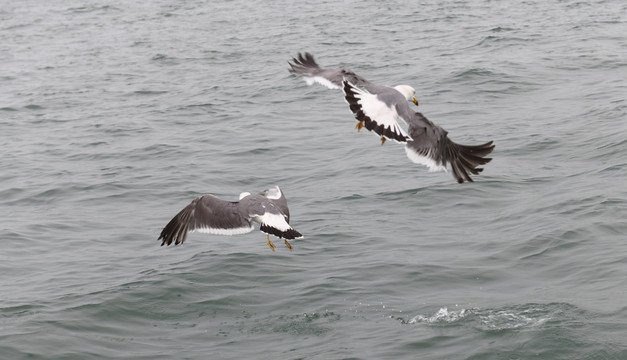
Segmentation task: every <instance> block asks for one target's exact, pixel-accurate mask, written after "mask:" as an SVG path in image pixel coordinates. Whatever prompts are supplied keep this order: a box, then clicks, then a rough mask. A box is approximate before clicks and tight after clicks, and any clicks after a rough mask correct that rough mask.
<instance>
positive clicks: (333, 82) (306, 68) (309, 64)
mask: <svg viewBox="0 0 627 360" xmlns="http://www.w3.org/2000/svg"><path fill="white" fill-rule="evenodd" d="M289 65H290V67H291V69H289V71H290V72H291V73H293V74H298V75H304V76H305V78H304V79H305V81H306V82H307V85H312V84H313V83H318V84H320V85H323V86H326V87H328V88H329V89H340V88H341V87H342V81H343V80H344V79H347V80H348V81H350V82H351V83H353V84H355V85H357V86H366V85H369V84H370V82H369V81H368V80H366V79H364V78H363V77H361V76H359V75H357V74H355V73H354V72H353V71H352V70H349V69H345V68H338V69H322V68H320V66H319V65H318V63H316V61H315V60H314V57H313V55H311V54H310V53H307V52H306V53H304V54H301V53H299V54H298V56H297V57H295V58H293V59H292V62H290V63H289Z"/></svg>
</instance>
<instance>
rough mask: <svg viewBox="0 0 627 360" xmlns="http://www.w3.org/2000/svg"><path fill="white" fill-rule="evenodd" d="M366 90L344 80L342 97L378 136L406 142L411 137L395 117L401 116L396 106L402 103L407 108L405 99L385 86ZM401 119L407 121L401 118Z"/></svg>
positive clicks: (370, 87)
mask: <svg viewBox="0 0 627 360" xmlns="http://www.w3.org/2000/svg"><path fill="white" fill-rule="evenodd" d="M367 89H368V91H366V90H362V89H360V88H358V87H357V86H356V85H355V84H352V83H351V82H349V81H347V80H344V82H343V88H342V90H343V91H344V98H345V99H346V102H347V103H348V106H349V107H350V110H351V111H352V112H353V114H354V115H355V118H356V119H357V120H358V121H360V122H363V123H364V127H365V128H366V129H368V130H370V131H374V132H375V133H376V134H378V135H379V136H383V137H385V138H387V139H391V140H394V141H396V142H400V143H406V142H407V141H409V140H411V137H410V136H409V135H407V133H406V132H405V131H404V130H403V128H401V127H400V125H399V124H398V121H397V119H399V118H402V117H401V116H400V115H399V112H398V110H397V109H398V106H402V105H401V104H403V105H404V106H405V107H407V109H409V106H408V105H407V99H405V97H403V95H402V94H401V93H400V92H398V91H397V90H396V89H393V88H390V87H387V86H373V85H370V86H368V87H367ZM403 120H405V121H407V120H406V119H404V118H403Z"/></svg>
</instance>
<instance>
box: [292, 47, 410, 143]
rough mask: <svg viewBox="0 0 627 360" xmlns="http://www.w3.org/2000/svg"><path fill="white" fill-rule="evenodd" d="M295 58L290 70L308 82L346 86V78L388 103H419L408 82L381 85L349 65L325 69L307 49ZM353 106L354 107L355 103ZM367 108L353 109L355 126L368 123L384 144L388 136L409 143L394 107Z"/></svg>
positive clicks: (367, 125) (338, 87) (360, 126)
mask: <svg viewBox="0 0 627 360" xmlns="http://www.w3.org/2000/svg"><path fill="white" fill-rule="evenodd" d="M292 62H293V63H290V62H288V64H289V65H290V67H291V69H289V71H290V72H291V73H293V74H299V75H304V76H305V77H304V80H305V82H306V83H307V85H312V84H314V83H318V84H321V85H323V86H326V87H327V88H329V89H343V81H344V80H346V81H349V82H350V83H351V84H353V85H355V86H357V87H359V88H363V89H364V90H366V92H367V93H368V94H370V95H371V96H372V97H374V98H378V99H379V100H380V101H383V102H384V103H385V104H386V105H388V107H389V106H393V105H395V104H397V103H400V102H403V103H406V102H407V101H412V102H413V103H414V104H416V105H418V99H416V97H415V96H414V95H415V94H416V90H414V88H412V87H411V86H409V85H398V86H395V87H389V86H379V85H375V84H373V83H371V82H370V81H368V80H366V79H364V78H363V77H361V76H359V75H357V74H355V73H354V72H353V71H352V70H350V69H346V68H342V67H340V68H337V69H322V68H320V66H319V65H318V63H316V60H314V57H313V55H311V54H310V53H307V52H306V53H304V54H301V53H299V54H298V56H297V57H295V58H293V59H292ZM370 104H374V105H376V103H374V102H370ZM405 105H407V104H405ZM351 110H353V107H352V105H351ZM368 110H369V111H370V112H363V111H362V112H358V113H355V111H353V112H354V113H355V117H356V119H357V120H358V123H357V125H356V126H355V128H357V131H359V130H361V129H362V128H363V127H366V129H368V130H369V131H374V132H375V133H376V134H377V135H379V136H380V137H381V144H384V143H385V141H386V140H389V139H392V140H394V141H396V142H400V143H406V142H407V141H409V140H411V137H410V136H409V135H407V133H406V132H405V131H404V130H403V129H402V128H401V127H400V126H399V124H398V122H397V119H398V116H397V115H396V114H395V109H394V108H393V107H392V108H388V109H384V108H381V107H378V108H374V107H370V108H368Z"/></svg>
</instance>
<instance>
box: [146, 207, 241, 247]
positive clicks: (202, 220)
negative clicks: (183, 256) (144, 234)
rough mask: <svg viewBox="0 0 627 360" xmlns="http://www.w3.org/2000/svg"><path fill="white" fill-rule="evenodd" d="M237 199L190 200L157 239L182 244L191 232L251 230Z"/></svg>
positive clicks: (220, 232) (228, 233) (164, 243)
mask: <svg viewBox="0 0 627 360" xmlns="http://www.w3.org/2000/svg"><path fill="white" fill-rule="evenodd" d="M238 204H239V202H230V201H225V200H222V199H219V198H217V197H215V196H213V195H204V196H200V197H198V198H196V199H194V200H193V201H192V202H191V203H190V204H189V205H187V206H186V207H185V208H184V209H183V210H181V211H180V212H179V213H178V214H177V215H176V216H175V217H174V218H172V220H170V222H169V223H168V224H167V225H166V226H165V227H164V228H163V230H162V231H161V235H160V236H159V239H158V240H161V239H163V242H162V243H161V246H163V245H166V244H167V245H170V244H172V242H174V244H175V245H178V244H182V243H184V242H185V239H186V238H187V234H188V233H190V232H192V231H198V232H204V233H210V234H220V235H235V234H244V233H247V232H251V231H252V230H253V225H252V222H251V219H250V218H249V217H248V216H247V214H244V213H242V211H241V209H240V207H239V205H238Z"/></svg>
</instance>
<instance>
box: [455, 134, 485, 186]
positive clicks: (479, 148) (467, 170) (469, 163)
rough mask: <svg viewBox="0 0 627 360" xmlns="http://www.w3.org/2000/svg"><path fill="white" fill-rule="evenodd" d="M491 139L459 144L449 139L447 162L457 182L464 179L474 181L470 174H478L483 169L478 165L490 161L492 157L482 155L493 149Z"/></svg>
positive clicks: (461, 181)
mask: <svg viewBox="0 0 627 360" xmlns="http://www.w3.org/2000/svg"><path fill="white" fill-rule="evenodd" d="M494 147H495V145H494V143H493V141H488V142H487V143H485V144H481V145H474V146H469V145H459V144H456V143H454V142H452V141H451V144H450V149H451V151H450V154H449V159H448V160H449V162H450V163H451V169H452V170H453V176H454V177H455V179H456V180H457V182H458V183H460V184H461V183H463V182H464V181H468V182H474V180H473V179H472V178H471V177H470V174H473V175H478V174H479V173H480V172H482V171H483V168H480V167H478V166H479V165H485V164H487V163H489V162H490V161H492V158H487V157H484V156H486V155H488V154H490V153H491V152H492V150H494Z"/></svg>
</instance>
